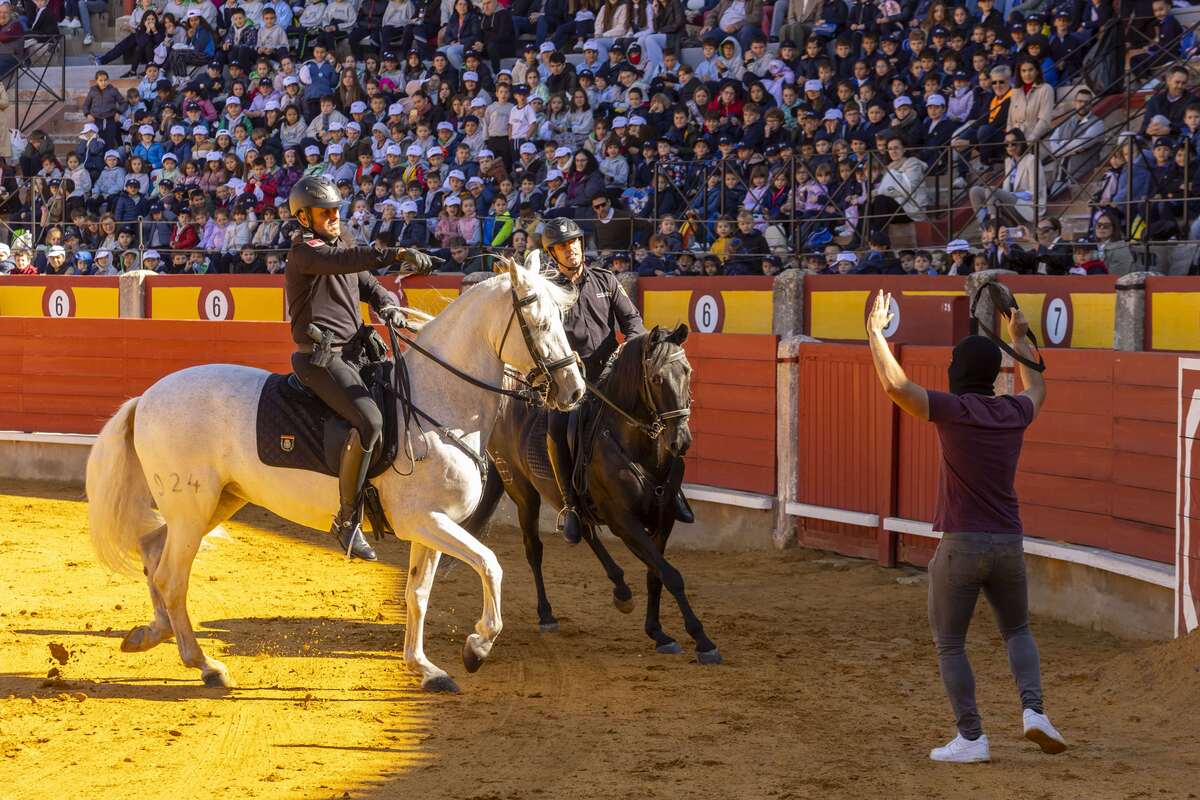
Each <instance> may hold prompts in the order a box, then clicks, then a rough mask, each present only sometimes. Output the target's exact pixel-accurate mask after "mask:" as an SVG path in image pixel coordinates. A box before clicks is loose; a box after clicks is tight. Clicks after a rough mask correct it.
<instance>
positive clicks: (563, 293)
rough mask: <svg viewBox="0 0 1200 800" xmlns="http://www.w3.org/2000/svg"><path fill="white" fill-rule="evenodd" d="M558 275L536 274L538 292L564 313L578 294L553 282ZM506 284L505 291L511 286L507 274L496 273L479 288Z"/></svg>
mask: <svg viewBox="0 0 1200 800" xmlns="http://www.w3.org/2000/svg"><path fill="white" fill-rule="evenodd" d="M558 275H559V272H558V270H554V269H546V270H542V271H541V272H540V273H538V276H537V278H538V284H537V289H538V291H543V290H544V291H545V292H546V294H547V295H549V297H550V300H551V302H553V303H554V304H555V305H556V306H558V308H559V310H560V311H563V312H566V310H567V309H569V308H570V307H571V306H573V305H575V300H576V298H577V297H578V296H579V292H578V291H577V290H576V289H575V288H574V287H571V286H564V285H562V284H561V283H559V282H558V281H556V280H554V279H555V278H556V277H557V276H558ZM493 282H495V283H497V284H507V286H505V287H504V288H505V289H506V290H507V289H508V288H510V287H511V286H512V278H511V277H510V276H509V274H508V273H507V272H501V273H497V274H496V275H493V276H492V277H490V278H488V279H487V280H486V281H483V282H482V283H480V284H479V285H480V286H484V285H487V284H489V283H493Z"/></svg>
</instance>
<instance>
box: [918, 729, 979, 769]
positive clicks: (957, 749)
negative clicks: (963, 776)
mask: <svg viewBox="0 0 1200 800" xmlns="http://www.w3.org/2000/svg"><path fill="white" fill-rule="evenodd" d="M929 757H930V758H931V759H933V760H934V761H949V762H952V763H955V764H975V763H978V762H980V761H991V760H992V755H991V752H990V751H989V750H988V738H987V736H986V735H983V734H981V735H980V737H979V738H978V739H976V740H975V741H973V742H972V741H971V740H970V739H964V738H963V735H962V734H961V733H960V734H958V735H957V736H955V737H954V738H953V739H952V740H951V741H950V743H949V744H947V745H946V746H945V747H935V748H933V749H932V750H930V751H929Z"/></svg>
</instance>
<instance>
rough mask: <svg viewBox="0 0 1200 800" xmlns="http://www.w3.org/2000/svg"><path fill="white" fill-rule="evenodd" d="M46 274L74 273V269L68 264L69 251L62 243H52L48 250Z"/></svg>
mask: <svg viewBox="0 0 1200 800" xmlns="http://www.w3.org/2000/svg"><path fill="white" fill-rule="evenodd" d="M45 274H46V275H74V274H76V273H75V271H74V270H73V269H71V268H70V267H68V265H67V251H66V250H65V249H64V248H63V246H62V245H60V244H56V245H51V246H50V247H49V248H47V250H46V269H45Z"/></svg>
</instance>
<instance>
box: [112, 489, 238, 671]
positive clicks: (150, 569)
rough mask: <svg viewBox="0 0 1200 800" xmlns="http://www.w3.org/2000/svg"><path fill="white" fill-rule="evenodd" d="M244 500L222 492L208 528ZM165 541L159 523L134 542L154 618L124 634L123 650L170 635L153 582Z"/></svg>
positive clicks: (163, 527) (146, 647)
mask: <svg viewBox="0 0 1200 800" xmlns="http://www.w3.org/2000/svg"><path fill="white" fill-rule="evenodd" d="M245 504H246V501H245V500H242V499H241V498H240V497H235V496H234V495H232V494H230V493H228V492H226V493H225V494H223V495H222V496H221V502H220V503H218V504H217V511H216V513H215V514H213V518H212V520H211V521H210V529H211V528H215V527H216V526H217V525H220V524H221V523H222V522H224V521H225V520H227V519H229V518H230V517H231V516H233V515H234V514H235V513H236V512H237V510H238V509H239V508H241V507H242V506H244V505H245ZM166 541H167V526H166V525H160V526H158V528H156V529H155V530H153V531H151V532H150V533H148V534H146V535H145V536H143V537H142V538H141V540H140V541H139V542H138V547H139V549H140V550H141V553H142V572H143V573H145V575H146V584H147V585H148V586H149V587H150V602H151V604H153V606H154V619H153V620H152V621H151V622H150V624H149V625H139V626H138V627H136V628H134V629H133V630H131V631H130V632H129V633H128V634H126V636H125V638H124V639H123V640H122V641H121V649H122V650H124V651H125V652H127V653H140V652H143V651H145V650H149V649H150V648H152V647H154V646H156V645H158V644H161V643H162V642H165V641H167V640H169V639H171V638H173V637H174V634H173V633H172V631H171V619H170V617H169V616H168V615H167V607H166V604H165V603H164V602H163V599H162V595H161V594H160V593H159V591H158V589H157V588H156V587H155V586H154V572H155V571H156V570H157V569H158V561H159V559H160V558H161V557H162V551H163V545H165V544H166Z"/></svg>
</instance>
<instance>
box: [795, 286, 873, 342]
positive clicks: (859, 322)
mask: <svg viewBox="0 0 1200 800" xmlns="http://www.w3.org/2000/svg"><path fill="white" fill-rule="evenodd" d="M870 295H871V293H870V292H813V293H812V294H811V295H809V298H810V306H811V312H812V321H811V322H810V323H809V331H810V335H811V336H813V337H814V338H817V339H834V340H842V341H845V340H865V339H866V338H867V327H866V307H867V299H868V298H869V297H870Z"/></svg>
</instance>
